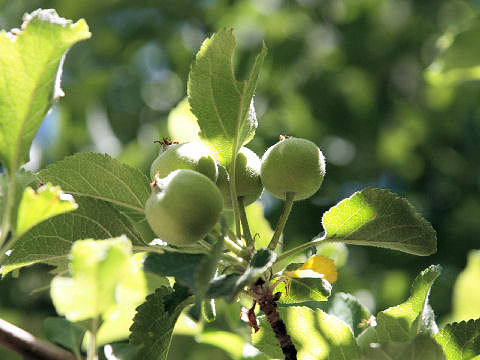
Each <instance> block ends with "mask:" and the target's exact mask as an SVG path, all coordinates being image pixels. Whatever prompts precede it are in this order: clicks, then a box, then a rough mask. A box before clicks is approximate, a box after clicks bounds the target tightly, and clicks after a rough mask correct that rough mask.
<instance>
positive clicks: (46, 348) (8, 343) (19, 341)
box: [0, 319, 76, 360]
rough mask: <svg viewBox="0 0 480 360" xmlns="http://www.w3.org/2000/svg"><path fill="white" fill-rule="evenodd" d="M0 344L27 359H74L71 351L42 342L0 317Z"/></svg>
mask: <svg viewBox="0 0 480 360" xmlns="http://www.w3.org/2000/svg"><path fill="white" fill-rule="evenodd" d="M0 345H2V346H4V347H6V348H8V349H10V350H12V351H14V352H16V353H17V354H20V355H22V356H23V357H25V358H26V359H29V360H76V358H75V355H74V354H72V353H71V352H69V351H67V350H64V349H62V348H60V347H58V346H55V345H52V344H49V343H46V342H43V341H41V340H39V339H37V338H35V337H34V336H33V335H32V334H30V333H29V332H26V331H25V330H23V329H20V328H19V327H16V326H15V325H13V324H11V323H9V322H8V321H5V320H3V319H0Z"/></svg>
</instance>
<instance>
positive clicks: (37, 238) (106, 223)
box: [0, 196, 143, 276]
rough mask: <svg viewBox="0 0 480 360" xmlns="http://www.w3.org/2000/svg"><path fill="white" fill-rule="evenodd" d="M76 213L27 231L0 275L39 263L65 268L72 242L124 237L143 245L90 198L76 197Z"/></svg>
mask: <svg viewBox="0 0 480 360" xmlns="http://www.w3.org/2000/svg"><path fill="white" fill-rule="evenodd" d="M76 202H77V204H78V209H77V210H75V211H72V212H69V213H65V214H61V215H58V216H55V217H53V218H50V219H48V220H46V221H44V222H42V223H40V224H38V225H36V226H34V227H33V228H32V229H30V230H29V231H28V232H26V233H25V234H24V235H23V236H22V237H20V238H19V239H18V240H17V242H16V243H15V247H14V249H13V252H12V254H11V255H10V256H9V257H7V258H6V259H5V263H4V264H3V266H2V267H1V268H0V274H1V275H3V276H4V275H6V274H7V273H9V272H10V271H12V270H15V269H18V268H21V267H23V266H27V265H31V264H35V263H38V262H43V263H48V264H52V265H56V266H60V267H62V268H63V269H65V268H66V264H67V263H68V254H69V253H70V248H71V246H72V244H73V242H74V241H75V240H81V239H88V238H93V239H106V238H111V237H116V236H120V235H122V234H124V235H126V236H127V237H128V238H129V239H130V240H131V241H132V243H133V244H134V245H143V243H142V240H141V238H140V236H139V235H138V233H137V232H136V231H135V229H134V228H133V226H132V225H131V223H130V222H129V221H128V219H127V218H126V217H125V216H123V215H122V214H120V213H119V212H118V211H117V210H116V209H115V208H113V207H112V206H111V205H110V204H108V203H106V202H104V201H100V200H95V199H92V198H84V197H81V196H77V197H76Z"/></svg>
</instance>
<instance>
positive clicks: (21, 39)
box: [0, 9, 90, 175]
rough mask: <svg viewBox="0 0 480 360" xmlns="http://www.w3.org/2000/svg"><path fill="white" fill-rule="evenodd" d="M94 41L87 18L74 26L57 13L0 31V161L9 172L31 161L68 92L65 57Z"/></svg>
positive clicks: (32, 17) (32, 16) (38, 14)
mask: <svg viewBox="0 0 480 360" xmlns="http://www.w3.org/2000/svg"><path fill="white" fill-rule="evenodd" d="M89 37H90V33H89V31H88V26H87V24H86V22H85V20H83V19H82V20H79V21H78V22H76V23H75V24H73V23H72V22H71V21H70V20H66V19H63V18H61V17H59V16H58V15H57V13H56V12H55V10H52V9H49V10H41V9H40V10H36V11H34V12H33V13H31V14H29V15H25V17H24V22H23V24H22V28H21V31H14V32H13V31H12V32H5V31H3V30H2V31H1V32H0V78H1V79H2V81H1V82H0V162H2V164H3V165H4V166H5V168H6V169H7V171H8V172H9V173H10V174H12V175H13V173H15V171H16V170H17V169H18V168H19V167H20V165H21V164H22V163H24V162H26V161H27V159H28V155H29V149H30V145H31V143H32V141H33V138H34V136H35V134H36V132H37V130H38V128H39V127H40V124H41V123H42V121H43V119H44V117H45V115H46V114H47V112H48V110H49V109H50V107H51V105H52V104H53V101H54V100H55V99H56V98H58V97H59V96H62V94H63V92H62V90H61V89H60V76H61V65H62V62H63V56H64V53H65V52H66V51H67V50H68V48H70V47H71V46H72V45H73V44H75V43H76V42H78V41H80V40H84V39H88V38H89Z"/></svg>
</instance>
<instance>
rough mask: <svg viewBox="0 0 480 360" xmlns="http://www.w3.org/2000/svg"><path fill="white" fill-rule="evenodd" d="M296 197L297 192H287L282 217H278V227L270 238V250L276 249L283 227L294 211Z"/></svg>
mask: <svg viewBox="0 0 480 360" xmlns="http://www.w3.org/2000/svg"><path fill="white" fill-rule="evenodd" d="M294 197H295V193H293V192H287V193H286V194H285V202H284V203H283V210H282V214H281V215H280V219H278V223H277V228H276V229H275V233H274V234H273V236H272V240H270V244H268V248H269V249H270V250H275V248H276V247H277V245H278V241H279V240H280V235H282V232H283V229H284V228H285V224H286V223H287V220H288V216H289V215H290V211H292V206H293V199H294Z"/></svg>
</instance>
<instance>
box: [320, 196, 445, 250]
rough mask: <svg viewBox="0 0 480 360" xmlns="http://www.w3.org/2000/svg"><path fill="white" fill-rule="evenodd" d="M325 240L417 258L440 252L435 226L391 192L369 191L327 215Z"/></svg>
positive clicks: (343, 203) (349, 200) (324, 223)
mask: <svg viewBox="0 0 480 360" xmlns="http://www.w3.org/2000/svg"><path fill="white" fill-rule="evenodd" d="M322 223H323V226H324V228H325V231H326V235H325V240H327V241H340V242H344V243H347V244H352V245H368V246H378V247H383V248H388V249H393V250H399V251H403V252H406V253H410V254H415V255H430V254H433V253H434V252H436V251H437V238H436V235H435V231H434V230H433V228H432V226H431V225H430V224H429V223H428V222H427V221H426V220H425V219H424V218H423V217H422V216H420V215H419V214H418V213H417V212H415V209H414V208H413V207H412V206H411V205H410V203H409V202H408V201H407V200H405V199H402V198H400V197H399V196H397V195H395V194H393V193H391V192H390V191H389V190H383V189H372V188H367V189H364V190H362V191H360V192H356V193H354V194H353V195H352V196H350V197H349V198H348V199H345V200H343V201H341V202H339V203H338V204H337V205H335V206H334V207H333V208H331V209H330V210H329V211H328V212H326V213H325V214H324V215H323V218H322Z"/></svg>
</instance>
